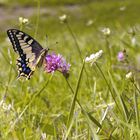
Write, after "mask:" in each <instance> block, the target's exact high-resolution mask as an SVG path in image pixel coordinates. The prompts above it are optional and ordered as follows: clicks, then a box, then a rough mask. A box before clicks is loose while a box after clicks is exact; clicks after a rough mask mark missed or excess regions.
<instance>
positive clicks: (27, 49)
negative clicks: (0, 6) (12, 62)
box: [7, 29, 48, 79]
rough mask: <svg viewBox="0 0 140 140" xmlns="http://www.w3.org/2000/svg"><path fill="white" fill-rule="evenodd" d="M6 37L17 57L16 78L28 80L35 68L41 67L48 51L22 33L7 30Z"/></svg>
mask: <svg viewBox="0 0 140 140" xmlns="http://www.w3.org/2000/svg"><path fill="white" fill-rule="evenodd" d="M7 35H8V37H9V39H10V41H11V43H12V45H13V49H14V51H15V52H16V53H17V54H18V56H19V57H18V59H17V64H16V65H17V67H18V78H20V77H21V76H23V77H26V78H27V79H30V77H31V75H32V74H33V73H34V71H35V68H36V67H39V66H41V65H42V63H43V61H44V57H45V56H46V54H47V52H48V49H43V48H42V46H41V45H40V44H39V43H38V42H37V41H36V40H34V39H33V38H32V37H31V36H30V35H28V34H26V33H24V32H23V31H20V30H17V29H9V30H8V31H7Z"/></svg>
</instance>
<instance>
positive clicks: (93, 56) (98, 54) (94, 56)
mask: <svg viewBox="0 0 140 140" xmlns="http://www.w3.org/2000/svg"><path fill="white" fill-rule="evenodd" d="M102 54H103V50H99V51H98V52H96V53H95V54H91V55H90V56H89V57H86V58H85V62H87V63H91V64H93V63H94V62H95V61H96V60H97V59H98V58H100V57H101V55H102Z"/></svg>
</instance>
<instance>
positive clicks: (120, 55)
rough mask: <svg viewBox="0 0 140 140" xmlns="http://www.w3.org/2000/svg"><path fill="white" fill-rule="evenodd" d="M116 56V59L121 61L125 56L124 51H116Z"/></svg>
mask: <svg viewBox="0 0 140 140" xmlns="http://www.w3.org/2000/svg"><path fill="white" fill-rule="evenodd" d="M117 58H118V61H123V60H124V58H125V54H124V52H123V51H120V52H118V55H117Z"/></svg>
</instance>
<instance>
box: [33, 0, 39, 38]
mask: <svg viewBox="0 0 140 140" xmlns="http://www.w3.org/2000/svg"><path fill="white" fill-rule="evenodd" d="M39 18H40V0H37V18H36V28H35V34H34V38H36V36H37V32H38V25H39Z"/></svg>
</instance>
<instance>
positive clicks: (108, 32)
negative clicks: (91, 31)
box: [101, 28, 111, 35]
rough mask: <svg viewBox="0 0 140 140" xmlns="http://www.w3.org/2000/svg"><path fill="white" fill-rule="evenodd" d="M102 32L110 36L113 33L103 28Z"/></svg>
mask: <svg viewBox="0 0 140 140" xmlns="http://www.w3.org/2000/svg"><path fill="white" fill-rule="evenodd" d="M101 31H102V33H103V34H104V35H110V33H111V31H110V29H109V28H103V29H102V30H101Z"/></svg>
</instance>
